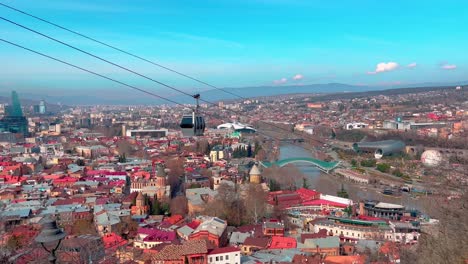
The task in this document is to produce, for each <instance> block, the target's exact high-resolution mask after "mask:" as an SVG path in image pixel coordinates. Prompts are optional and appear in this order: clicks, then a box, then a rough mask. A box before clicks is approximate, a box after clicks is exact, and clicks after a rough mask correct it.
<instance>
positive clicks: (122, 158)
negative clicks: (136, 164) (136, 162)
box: [119, 153, 127, 163]
mask: <svg viewBox="0 0 468 264" xmlns="http://www.w3.org/2000/svg"><path fill="white" fill-rule="evenodd" d="M119 162H120V163H125V162H127V156H126V155H125V153H122V154H120V155H119Z"/></svg>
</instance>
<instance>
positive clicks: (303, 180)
mask: <svg viewBox="0 0 468 264" xmlns="http://www.w3.org/2000/svg"><path fill="white" fill-rule="evenodd" d="M302 188H305V189H309V184H308V183H307V178H306V177H304V178H302Z"/></svg>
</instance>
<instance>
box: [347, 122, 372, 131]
mask: <svg viewBox="0 0 468 264" xmlns="http://www.w3.org/2000/svg"><path fill="white" fill-rule="evenodd" d="M368 126H369V125H368V124H366V123H360V122H352V123H348V124H346V126H345V129H346V130H353V129H363V128H367V127H368Z"/></svg>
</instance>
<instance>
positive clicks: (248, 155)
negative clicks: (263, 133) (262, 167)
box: [247, 143, 253, 158]
mask: <svg viewBox="0 0 468 264" xmlns="http://www.w3.org/2000/svg"><path fill="white" fill-rule="evenodd" d="M252 156H253V152H252V144H250V143H249V145H248V146H247V157H249V158H250V157H252Z"/></svg>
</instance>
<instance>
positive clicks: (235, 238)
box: [229, 232, 250, 245]
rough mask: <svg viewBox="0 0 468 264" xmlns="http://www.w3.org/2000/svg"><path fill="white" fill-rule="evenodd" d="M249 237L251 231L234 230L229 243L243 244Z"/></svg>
mask: <svg viewBox="0 0 468 264" xmlns="http://www.w3.org/2000/svg"><path fill="white" fill-rule="evenodd" d="M248 237H250V233H242V232H232V234H231V238H230V239H229V244H231V245H240V244H243V243H244V241H245V240H246V239H247V238H248Z"/></svg>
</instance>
